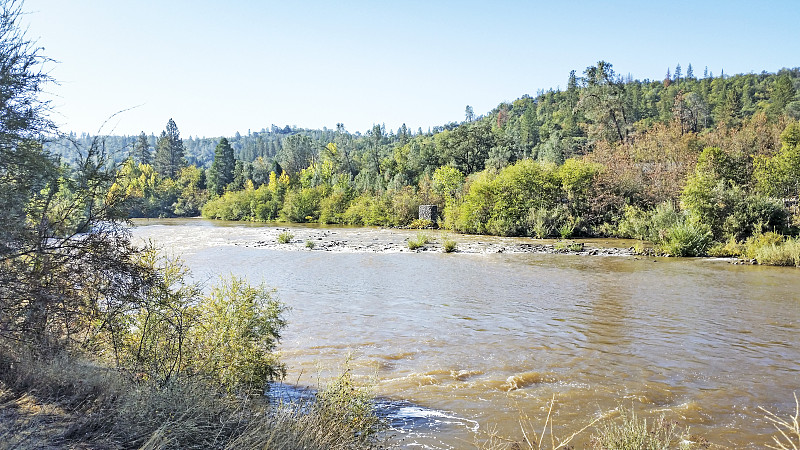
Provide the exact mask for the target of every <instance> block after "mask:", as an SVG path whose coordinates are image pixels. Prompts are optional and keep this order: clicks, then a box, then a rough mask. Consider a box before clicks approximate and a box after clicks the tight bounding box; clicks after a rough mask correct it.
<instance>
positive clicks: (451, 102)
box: [24, 0, 800, 138]
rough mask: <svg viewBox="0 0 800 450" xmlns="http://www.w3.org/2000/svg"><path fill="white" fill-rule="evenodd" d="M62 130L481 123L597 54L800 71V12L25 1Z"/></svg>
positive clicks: (651, 69)
mask: <svg viewBox="0 0 800 450" xmlns="http://www.w3.org/2000/svg"><path fill="white" fill-rule="evenodd" d="M24 10H25V11H27V12H28V14H27V15H26V16H25V17H24V21H25V23H26V24H28V37H30V38H33V39H35V40H37V41H38V44H39V45H40V46H42V47H44V48H45V50H44V52H43V54H44V55H46V56H48V57H50V58H53V59H55V60H57V61H58V63H57V64H52V65H50V66H49V71H50V73H51V75H52V76H53V77H54V78H55V79H56V80H57V81H58V83H59V84H58V85H51V86H49V87H48V92H49V95H52V97H51V98H52V101H53V106H54V109H55V111H54V114H53V116H52V118H53V119H54V120H55V122H56V123H57V124H58V125H59V126H60V128H61V129H62V131H75V132H78V133H80V132H89V133H96V132H97V130H98V128H99V127H100V126H101V124H102V123H103V122H104V121H105V120H106V119H107V118H108V117H109V116H110V115H112V114H114V113H115V112H117V111H120V110H123V109H126V108H131V107H134V106H137V107H136V108H134V109H132V110H130V111H127V112H125V113H123V114H120V115H119V116H117V117H115V118H114V119H112V120H111V121H110V122H109V124H108V125H106V128H105V129H104V130H103V131H104V132H105V133H111V132H113V134H138V133H139V132H140V131H144V132H146V133H148V134H149V133H155V134H159V133H160V132H161V130H163V129H164V127H165V125H166V123H167V120H168V119H169V118H170V117H171V118H173V119H174V120H175V122H176V123H177V125H178V128H179V129H180V131H181V136H182V137H184V138H188V137H189V136H207V137H215V136H231V135H233V134H235V133H236V132H237V131H238V132H240V133H243V134H244V133H247V131H248V129H250V130H253V131H257V130H260V129H262V128H269V126H270V125H271V124H273V123H274V124H276V125H279V126H283V125H287V124H288V125H297V126H299V127H306V128H322V127H328V128H334V127H335V126H336V123H337V122H341V123H344V125H345V127H346V128H347V129H348V130H349V131H352V132H355V131H361V132H364V131H366V130H367V129H369V128H370V127H371V126H372V124H373V123H385V124H386V126H387V128H391V129H394V130H396V129H397V128H398V127H399V126H400V125H401V124H402V123H406V124H407V125H408V126H409V127H410V128H411V129H413V130H416V129H417V128H418V127H422V128H423V129H424V130H427V129H428V127H431V126H435V125H442V124H445V123H447V122H450V121H460V120H463V119H464V109H465V106H466V105H471V106H472V107H473V108H474V110H475V113H476V114H478V115H480V114H483V113H486V112H488V111H490V110H491V109H492V108H494V107H495V106H497V104H498V103H500V102H502V101H512V100H514V99H516V98H518V97H520V96H522V95H523V94H526V93H527V94H530V95H535V94H536V92H537V90H539V89H545V90H546V89H549V88H554V89H555V88H557V87H559V86H560V87H562V88H563V87H564V86H565V84H566V80H567V77H568V75H569V72H570V70H576V71H577V72H578V74H579V75H580V74H581V73H582V72H583V70H584V69H585V68H586V67H587V66H589V65H592V64H594V63H596V62H597V61H598V60H601V59H603V60H606V61H608V62H611V63H612V64H613V65H614V69H615V70H616V71H617V73H620V74H625V75H627V74H628V73H630V74H631V75H632V76H633V77H634V78H639V79H644V78H650V79H662V78H663V77H664V75H665V73H666V71H667V68H670V70H674V67H675V66H676V65H677V64H679V63H680V64H681V66H682V67H683V70H684V73H685V71H686V68H687V66H688V65H689V64H690V63H691V64H692V66H693V69H694V72H695V75H696V76H701V75H702V73H703V69H704V67H706V66H708V69H709V71H711V72H713V73H714V74H715V75H719V73H720V71H721V70H724V71H725V73H728V74H734V73H748V72H761V71H762V70H766V71H768V72H775V71H777V70H779V69H781V68H782V67H796V66H800V44H799V43H800V28H798V24H800V2H798V0H786V1H771V2H753V1H737V0H734V1H718V2H717V1H700V0H696V1H670V2H663V1H661V2H651V1H600V0H598V1H569V2H566V1H565V2H555V1H551V2H536V1H502V0H499V1H493V2H490V1H485V0H483V1H480V2H477V1H474V2H473V1H458V2H455V1H452V2H451V1H438V2H437V1H416V0H411V1H393V2H388V1H379V0H372V1H363V0H358V1H356V0H349V1H342V2H339V1H336V2H333V1H329V2H323V1H280V2H272V1H257V0H251V1H246V0H228V1H224V2H223V1H215V0H195V1H189V0H169V1H167V0H160V1H158V0H137V1H131V0H69V1H67V0H26V1H25V4H24Z"/></svg>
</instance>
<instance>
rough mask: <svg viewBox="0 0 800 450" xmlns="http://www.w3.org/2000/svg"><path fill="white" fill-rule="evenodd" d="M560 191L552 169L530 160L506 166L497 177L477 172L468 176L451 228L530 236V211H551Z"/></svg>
mask: <svg viewBox="0 0 800 450" xmlns="http://www.w3.org/2000/svg"><path fill="white" fill-rule="evenodd" d="M559 192H560V187H559V186H558V185H557V179H556V177H555V175H554V173H553V170H552V169H551V168H550V167H549V166H545V165H542V164H540V163H537V162H535V161H532V160H529V159H525V160H522V161H519V162H517V163H516V164H514V165H511V166H508V167H505V168H504V169H502V170H501V171H500V172H499V173H497V175H494V174H492V173H490V172H488V171H484V172H480V173H478V174H477V175H473V176H472V177H471V184H470V186H469V190H468V192H467V194H466V195H465V196H464V198H463V201H462V202H461V203H460V204H459V205H458V211H457V212H456V214H455V216H456V217H455V220H454V224H453V225H454V228H455V229H456V230H458V231H462V232H467V233H478V234H485V233H491V234H497V235H502V236H519V235H525V234H529V229H528V222H529V215H530V211H531V210H537V209H540V208H552V207H553V206H554V205H555V202H556V200H557V199H558V198H559Z"/></svg>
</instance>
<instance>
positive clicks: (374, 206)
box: [344, 194, 391, 225]
mask: <svg viewBox="0 0 800 450" xmlns="http://www.w3.org/2000/svg"><path fill="white" fill-rule="evenodd" d="M390 207H391V206H390V205H389V204H387V203H386V201H385V200H384V199H383V198H382V197H380V196H375V197H373V196H372V195H369V194H363V195H361V196H360V197H357V198H356V199H355V200H353V202H352V203H350V206H349V207H348V208H347V211H345V213H344V221H345V223H347V224H348V225H389V223H390V219H389V217H390V215H389V209H390Z"/></svg>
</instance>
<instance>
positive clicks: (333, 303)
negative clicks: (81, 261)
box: [133, 219, 800, 448]
mask: <svg viewBox="0 0 800 450" xmlns="http://www.w3.org/2000/svg"><path fill="white" fill-rule="evenodd" d="M285 229H287V228H285V227H276V226H274V225H272V226H271V225H253V224H241V223H230V222H217V221H206V220H200V219H182V220H151V221H137V226H136V227H135V228H134V230H133V234H134V237H135V238H136V239H150V240H152V241H153V242H155V243H156V244H157V245H160V246H162V247H163V248H164V250H165V251H166V252H167V253H172V254H180V255H181V256H182V257H183V259H184V260H185V261H186V263H187V265H188V266H189V267H190V268H191V269H192V271H193V274H194V275H193V276H194V277H195V279H197V280H198V281H201V282H204V283H206V284H207V285H210V284H211V283H213V282H214V280H215V279H216V278H217V277H219V276H220V275H226V274H231V273H232V274H236V275H239V276H246V277H247V278H248V279H249V280H250V281H251V282H254V283H258V282H263V283H265V284H266V285H268V286H270V287H274V288H276V289H277V295H278V296H279V298H280V299H281V300H282V301H283V302H284V303H286V304H287V305H288V306H289V307H290V308H291V310H290V312H289V313H288V315H287V318H288V320H289V325H288V327H287V328H286V330H285V333H284V337H283V340H282V342H281V346H280V349H281V354H282V359H283V361H285V362H286V364H287V365H288V367H289V376H288V377H287V382H288V383H291V384H296V385H300V386H312V387H313V386H318V385H320V384H324V381H323V380H325V379H328V378H329V377H331V376H333V375H335V374H336V373H338V371H340V370H343V369H342V368H343V367H344V366H345V365H347V366H348V367H350V368H351V369H352V370H353V373H355V374H356V375H357V376H358V377H359V378H360V379H361V381H363V382H365V383H368V384H370V385H372V386H373V391H374V393H375V394H376V395H378V396H381V397H383V398H386V399H392V400H396V401H401V400H402V401H407V402H409V403H408V405H413V408H412V407H411V406H409V408H411V409H414V408H416V409H414V411H415V412H414V414H417V415H420V416H421V417H422V416H424V417H428V418H432V420H433V422H428V423H427V425H426V427H427V428H426V429H425V430H414V429H405V430H400V431H399V432H398V435H399V438H401V439H402V445H403V446H404V447H407V448H419V447H423V448H465V447H469V446H470V445H471V444H472V443H473V442H474V441H475V439H476V436H477V437H478V438H480V437H481V436H483V433H485V432H486V431H487V430H490V429H496V430H497V431H498V432H499V433H500V434H502V435H505V436H507V437H509V438H513V439H520V438H521V437H522V434H521V432H520V431H519V429H520V427H519V417H520V415H521V414H522V415H526V416H528V417H530V418H531V419H532V420H533V422H534V423H536V428H537V430H539V431H541V426H542V424H543V422H544V420H545V417H546V416H547V414H548V411H549V402H550V401H551V400H552V399H553V398H555V406H554V407H553V410H552V416H553V419H554V420H553V423H554V428H553V430H554V433H555V435H556V436H558V437H566V436H568V435H570V434H572V433H573V432H574V431H577V430H579V429H581V428H582V427H583V426H585V425H586V424H587V423H588V422H590V421H591V420H592V419H594V418H595V417H598V415H600V414H601V413H603V412H607V411H609V410H613V409H614V408H618V407H620V406H624V407H627V408H631V407H632V408H634V409H635V411H636V413H637V414H638V415H640V416H643V417H658V416H660V415H662V414H664V415H666V416H667V417H668V418H669V419H671V420H675V421H677V422H679V423H680V424H681V425H683V426H688V427H690V429H691V432H692V433H693V434H698V435H702V436H704V437H706V438H707V439H708V440H709V441H711V442H712V443H715V444H719V445H723V446H728V447H735V448H763V447H764V446H765V445H766V444H768V443H770V442H771V440H770V439H771V438H770V436H771V435H772V434H773V431H774V430H773V428H772V427H771V425H770V424H769V423H768V422H766V421H765V420H764V419H763V413H762V411H761V410H759V409H758V408H759V406H761V407H764V408H766V409H768V410H770V411H773V412H776V413H779V414H781V415H784V416H788V415H789V413H793V412H794V406H795V404H794V398H793V395H792V393H793V392H795V391H798V390H800V347H798V342H799V341H800V269H794V268H777V267H761V266H740V265H732V264H729V263H728V262H726V261H719V260H713V259H676V258H636V257H633V256H587V255H562V254H540V253H519V252H517V253H515V252H514V251H502V249H513V248H515V247H514V245H517V244H520V243H526V242H534V241H531V240H526V239H505V238H490V237H485V236H461V235H449V236H451V237H453V238H454V240H456V241H457V242H459V248H461V249H462V250H463V252H462V253H458V254H443V253H440V252H437V251H433V250H431V251H423V252H410V251H408V249H407V247H406V245H405V240H406V239H408V238H413V237H415V236H416V232H412V231H404V230H381V229H372V228H342V227H328V228H321V227H290V228H288V229H289V230H290V231H291V232H292V233H293V234H295V239H294V240H293V243H291V244H287V245H278V244H276V236H277V234H278V233H279V232H281V231H283V230H285ZM429 234H430V235H431V236H432V237H433V238H434V240H437V241H440V240H441V234H440V233H439V232H430V233H429ZM307 241H313V242H318V243H319V245H315V247H314V249H312V250H309V249H308V248H306V247H305V245H304V244H305V242H307ZM326 243H336V244H337V245H336V246H335V248H334V247H327V250H326V247H325V245H326ZM587 245H591V246H597V245H599V246H603V245H614V246H620V247H628V246H630V245H633V244H632V243H631V242H626V241H589V242H588V244H587ZM498 251H501V252H498ZM400 409H401V410H402V409H403V408H400ZM412 422H413V421H412ZM431 423H433V425H431ZM412 428H413V426H412ZM589 435H590V432H587V433H583V434H582V436H583V437H582V438H579V439H577V440H575V441H573V444H577V447H576V448H581V447H582V446H583V445H584V444H585V443H586V440H587V437H588V436H589ZM547 440H548V442H549V436H548V438H547Z"/></svg>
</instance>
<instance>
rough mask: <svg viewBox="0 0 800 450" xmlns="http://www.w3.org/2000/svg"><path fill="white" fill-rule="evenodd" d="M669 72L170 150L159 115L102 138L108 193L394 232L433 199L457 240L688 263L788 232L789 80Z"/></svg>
mask: <svg viewBox="0 0 800 450" xmlns="http://www.w3.org/2000/svg"><path fill="white" fill-rule="evenodd" d="M667 72H668V76H667V77H665V78H664V79H663V80H656V81H653V80H633V79H632V78H631V77H624V78H623V77H621V76H619V75H617V74H616V73H615V72H614V70H613V68H612V65H611V64H609V63H607V62H605V61H600V62H598V63H597V64H595V65H592V66H589V67H587V68H586V69H585V70H584V71H583V72H582V73H581V74H580V76H579V75H578V74H577V73H576V72H575V71H573V72H572V73H570V74H569V76H568V79H567V88H566V89H565V90H549V91H542V92H539V93H538V95H537V96H536V97H531V96H528V95H523V96H522V97H520V98H519V99H517V100H514V101H513V102H504V103H501V104H499V105H498V106H497V107H496V108H495V109H493V110H492V111H489V112H488V113H486V114H484V115H481V116H479V117H475V114H474V111H473V108H472V107H470V106H467V107H466V108H465V117H464V120H463V121H460V122H451V123H448V124H445V125H442V126H437V127H434V128H432V129H430V130H425V131H423V130H421V129H418V130H416V131H412V130H410V129H408V128H407V127H406V126H405V125H403V126H402V127H400V128H399V129H398V130H387V129H386V128H385V127H384V126H381V125H375V126H373V128H372V129H371V130H369V131H368V132H366V133H364V134H361V133H350V132H348V131H347V130H346V129H345V127H344V125H342V124H337V126H336V129H322V130H308V129H300V128H292V127H288V126H286V127H283V128H280V127H277V126H274V125H273V126H271V127H270V128H269V130H267V129H263V130H261V131H258V132H248V134H247V135H240V134H238V133H237V134H236V135H235V136H231V137H226V138H202V139H199V138H189V139H180V137H179V136H180V135H179V131H178V127H177V125H176V123H175V122H174V121H173V120H172V119H170V120H169V121H168V124H167V127H166V128H165V130H164V131H163V132H161V135H160V136H158V137H156V136H154V135H150V136H147V135H145V134H144V133H143V134H142V135H140V136H138V137H127V136H122V137H120V136H109V137H106V138H105V139H101V140H100V142H104V148H105V150H106V151H107V152H108V153H109V154H112V155H113V158H112V159H113V160H114V161H115V162H116V163H118V164H121V163H122V162H123V161H125V162H124V164H121V168H120V171H119V174H120V177H119V180H118V183H117V189H125V192H126V195H128V196H129V204H130V209H129V211H130V214H131V215H133V216H171V215H196V214H198V213H200V212H201V211H202V213H203V215H204V216H206V217H212V218H221V219H228V220H260V221H268V220H283V221H290V222H322V223H346V224H354V225H390V226H405V225H408V224H409V223H411V222H412V221H413V220H414V219H415V218H416V211H417V207H418V206H419V205H420V204H436V205H439V210H440V211H442V215H441V216H440V217H439V224H438V225H439V226H442V227H446V228H450V229H453V230H456V231H461V232H469V233H489V234H498V235H528V236H538V237H548V236H555V235H561V236H562V237H567V236H573V235H605V236H621V237H636V238H639V239H645V240H649V241H651V242H653V243H654V244H655V245H656V247H657V248H658V249H659V251H661V252H664V253H670V254H683V255H686V254H705V253H708V252H712V253H716V254H734V255H743V254H745V253H746V252H745V251H744V250H743V249H742V248H741V246H740V244H741V245H744V243H745V242H746V241H747V240H748V239H761V237H762V236H763V235H764V233H776V236H784V235H792V234H795V233H796V231H797V226H798V225H800V216H798V214H797V211H796V207H793V206H792V205H794V203H795V202H793V200H792V199H793V198H796V197H797V194H798V188H799V187H800V169H798V167H800V145H799V144H798V143H800V138H798V134H800V131H799V130H800V122H798V119H800V96H798V91H800V69H798V68H794V69H782V70H781V71H779V72H778V73H767V72H762V73H761V74H740V75H733V76H729V75H723V74H720V75H719V76H713V75H712V74H710V73H706V72H705V71H704V73H703V76H701V77H698V76H695V74H694V69H693V68H692V67H691V65H690V66H688V67H687V68H686V69H685V72H684V70H683V69H682V68H681V67H680V65H679V66H677V67H675V68H674V70H668V71H667ZM71 137H72V138H73V139H74V140H77V141H78V144H81V141H87V142H88V141H94V140H95V139H94V138H95V137H92V136H86V135H84V136H81V137H76V136H71ZM65 142H67V140H66V139H60V140H56V141H54V142H51V143H50V144H49V148H50V149H52V150H53V151H54V152H56V153H58V152H60V151H61V150H60V149H63V148H65V147H66V146H65V144H64V143H65ZM70 145H72V144H70ZM79 147H80V145H79ZM770 236H771V235H770ZM764 239H766V241H765V242H771V243H780V242H779V241H780V239H782V238H780V239H778V238H774V239H773V238H771V237H768V238H764ZM770 239H772V240H770ZM776 239H777V240H776ZM684 244H685V245H684ZM712 248H716V249H717V250H712ZM750 253H752V251H751V252H750ZM798 260H800V255H798Z"/></svg>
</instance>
